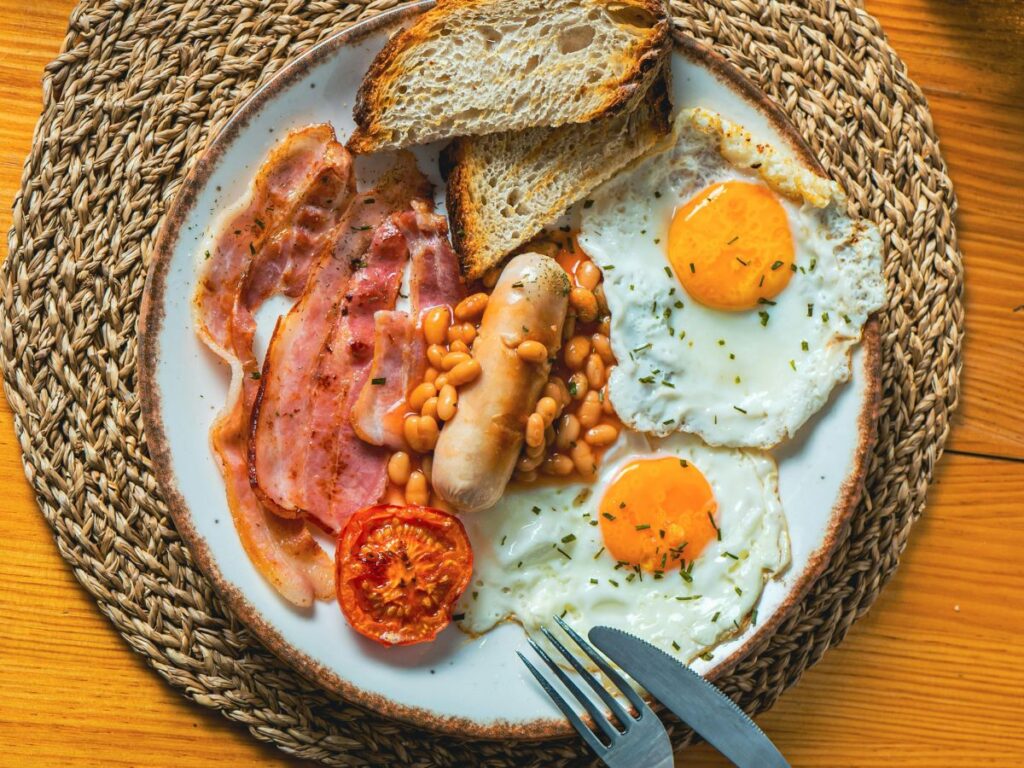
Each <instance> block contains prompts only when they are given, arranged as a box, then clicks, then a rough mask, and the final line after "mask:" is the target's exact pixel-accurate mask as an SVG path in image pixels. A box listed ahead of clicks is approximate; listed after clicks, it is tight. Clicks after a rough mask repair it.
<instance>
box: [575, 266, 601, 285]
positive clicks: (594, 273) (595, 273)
mask: <svg viewBox="0 0 1024 768" xmlns="http://www.w3.org/2000/svg"><path fill="white" fill-rule="evenodd" d="M576 282H577V283H579V284H580V287H582V288H586V289H587V290H588V291H592V290H594V289H595V288H596V287H597V284H598V283H600V282H601V270H600V269H599V268H598V266H597V264H595V263H594V262H592V261H584V262H581V263H580V265H579V266H578V267H576Z"/></svg>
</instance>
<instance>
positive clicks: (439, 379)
mask: <svg viewBox="0 0 1024 768" xmlns="http://www.w3.org/2000/svg"><path fill="white" fill-rule="evenodd" d="M447 383H448V374H447V373H439V374H438V375H437V376H436V377H435V378H434V381H433V384H434V386H435V387H437V391H438V392H440V391H441V390H442V389H444V387H445V384H447Z"/></svg>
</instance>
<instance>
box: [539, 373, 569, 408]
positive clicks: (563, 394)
mask: <svg viewBox="0 0 1024 768" xmlns="http://www.w3.org/2000/svg"><path fill="white" fill-rule="evenodd" d="M543 396H544V397H550V398H551V399H552V400H554V401H555V402H556V403H561V404H562V406H563V407H564V406H566V405H568V404H569V403H570V402H572V398H571V397H570V396H569V388H568V387H567V386H565V382H564V381H562V379H560V378H559V377H558V376H552V377H551V378H549V379H548V383H547V384H545V385H544V395H543Z"/></svg>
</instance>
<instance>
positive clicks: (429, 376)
mask: <svg viewBox="0 0 1024 768" xmlns="http://www.w3.org/2000/svg"><path fill="white" fill-rule="evenodd" d="M437 374H438V370H437V368H427V372H426V373H424V374H423V380H424V381H430V382H433V381H434V379H436V378H437Z"/></svg>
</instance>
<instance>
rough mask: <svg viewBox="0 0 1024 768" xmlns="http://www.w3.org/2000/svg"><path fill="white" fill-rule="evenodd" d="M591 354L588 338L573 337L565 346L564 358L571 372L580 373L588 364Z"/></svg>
mask: <svg viewBox="0 0 1024 768" xmlns="http://www.w3.org/2000/svg"><path fill="white" fill-rule="evenodd" d="M589 354H590V340H589V339H588V338H587V337H586V336H573V337H572V338H571V339H569V342H568V343H567V344H566V345H565V352H564V353H563V354H562V358H563V359H564V360H565V364H566V365H567V366H569V370H570V371H578V370H579V369H580V368H582V367H583V365H584V364H585V363H586V362H587V355H589Z"/></svg>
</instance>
